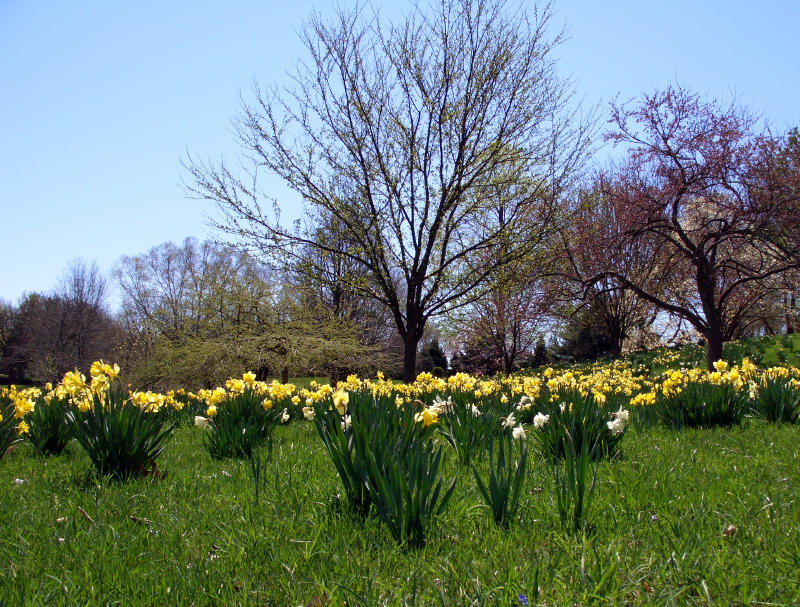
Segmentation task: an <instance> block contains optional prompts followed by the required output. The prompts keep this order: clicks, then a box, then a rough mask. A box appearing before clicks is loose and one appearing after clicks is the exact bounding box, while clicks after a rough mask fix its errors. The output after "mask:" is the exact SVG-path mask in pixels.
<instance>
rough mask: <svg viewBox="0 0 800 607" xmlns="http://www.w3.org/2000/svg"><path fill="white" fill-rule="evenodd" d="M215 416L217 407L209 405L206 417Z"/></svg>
mask: <svg viewBox="0 0 800 607" xmlns="http://www.w3.org/2000/svg"><path fill="white" fill-rule="evenodd" d="M216 414H217V406H216V405H209V406H208V409H206V416H207V417H214V416H215V415H216Z"/></svg>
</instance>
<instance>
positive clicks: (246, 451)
mask: <svg viewBox="0 0 800 607" xmlns="http://www.w3.org/2000/svg"><path fill="white" fill-rule="evenodd" d="M263 402H264V396H263V395H262V394H258V393H257V392H256V391H254V390H251V389H250V388H246V389H245V390H244V392H242V393H241V394H236V395H233V396H228V397H227V398H225V399H224V400H222V401H220V402H219V403H218V404H217V406H216V407H217V412H216V414H215V415H214V416H213V417H211V419H210V420H209V422H208V428H207V429H206V432H205V434H204V435H203V444H204V445H205V447H206V450H207V451H208V453H209V455H211V457H213V458H215V459H223V458H236V459H250V458H251V457H252V455H253V451H254V450H255V449H257V448H258V447H260V446H261V445H263V444H265V443H267V442H270V441H271V438H272V432H273V431H274V430H275V427H276V426H277V425H278V424H279V423H280V420H281V415H282V411H281V410H280V409H279V408H278V407H274V406H273V407H271V408H269V409H267V408H265V407H264V405H263V404H262V403H263Z"/></svg>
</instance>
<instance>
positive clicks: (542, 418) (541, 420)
mask: <svg viewBox="0 0 800 607" xmlns="http://www.w3.org/2000/svg"><path fill="white" fill-rule="evenodd" d="M549 419H550V416H549V415H545V414H544V413H542V412H541V411H539V413H537V414H536V415H534V416H533V425H534V426H536V427H537V428H539V429H542V428H544V425H545V424H546V423H547V422H548V420H549Z"/></svg>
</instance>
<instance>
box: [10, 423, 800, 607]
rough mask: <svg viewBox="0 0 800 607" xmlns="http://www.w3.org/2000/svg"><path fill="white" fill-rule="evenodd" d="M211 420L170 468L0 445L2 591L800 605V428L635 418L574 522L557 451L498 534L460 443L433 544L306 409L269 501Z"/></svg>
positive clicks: (172, 455)
mask: <svg viewBox="0 0 800 607" xmlns="http://www.w3.org/2000/svg"><path fill="white" fill-rule="evenodd" d="M202 432H203V431H202V430H201V429H199V428H180V429H179V430H178V431H176V433H175V435H174V437H173V439H172V440H171V442H170V443H169V444H168V447H167V450H166V451H165V453H164V454H163V455H162V457H161V458H160V459H159V467H160V468H161V469H166V470H167V471H168V475H167V477H166V479H164V480H155V479H152V478H147V479H139V480H134V481H130V482H128V483H125V484H119V483H115V482H97V481H95V480H93V479H92V477H91V476H90V475H89V474H88V471H89V468H90V463H89V460H88V458H87V457H86V456H85V455H84V454H83V453H82V452H81V451H80V450H79V448H78V447H77V445H75V444H74V443H73V444H72V445H71V446H70V447H69V450H68V453H67V454H65V455H63V456H61V457H57V458H50V459H44V458H42V457H39V456H37V455H35V453H34V452H33V450H32V449H31V448H30V447H29V446H27V445H21V446H20V447H19V448H18V449H17V450H16V451H14V452H13V453H11V454H9V455H8V456H6V457H5V458H3V459H0V521H1V522H0V599H2V600H1V601H0V604H3V601H4V602H5V604H8V605H45V604H47V605H51V604H57V605H60V604H63V605H76V604H82V605H101V604H124V605H165V604H172V605H207V604H223V605H328V604H330V605H338V604H350V605H364V606H373V605H383V604H386V605H415V604H416V605H428V604H433V605H520V604H524V603H525V601H527V602H528V604H530V605H535V604H546V605H567V604H579V605H582V604H588V603H597V604H608V605H619V604H631V605H638V604H653V605H665V604H674V605H686V604H712V603H713V604H755V603H759V602H761V603H764V604H770V605H792V604H795V605H796V604H798V603H800V576H798V570H800V504H799V503H798V488H799V487H800V449H799V448H798V444H800V427H796V426H776V425H772V424H768V423H766V422H763V421H760V420H755V419H751V420H747V421H746V422H745V424H744V426H743V427H740V428H734V429H716V430H683V431H680V432H673V431H667V430H663V429H657V428H656V429H648V430H642V431H641V433H637V432H636V431H634V430H633V429H632V430H631V431H630V432H628V433H627V434H626V435H625V437H624V440H623V442H622V453H621V457H620V459H618V460H617V461H612V462H603V463H601V464H600V465H599V468H598V471H597V484H596V489H595V493H594V500H593V502H592V504H591V510H590V512H589V517H588V518H589V520H590V521H591V527H590V529H589V530H588V531H587V532H585V533H582V534H580V535H577V536H576V535H573V534H571V533H569V532H568V531H566V530H562V528H561V526H560V522H559V517H558V513H557V509H556V506H555V495H554V492H553V479H552V477H551V467H550V466H549V465H548V464H545V463H544V462H542V461H540V460H539V459H537V458H536V457H534V458H533V459H532V461H531V462H530V465H529V468H528V472H527V478H526V484H525V493H524V497H523V500H522V507H521V509H520V513H521V516H520V517H519V520H517V521H515V522H514V523H513V524H512V525H511V527H510V529H509V530H507V531H504V530H502V529H500V528H498V527H496V526H495V524H494V523H493V522H492V520H491V518H490V516H489V514H488V512H487V509H486V507H485V506H484V505H483V501H482V498H481V496H480V494H479V492H478V489H477V486H476V484H475V481H474V478H473V477H472V474H471V472H470V471H469V470H466V469H461V470H458V468H457V466H456V464H455V458H454V457H453V454H452V452H448V457H449V459H448V463H447V466H446V469H445V477H446V478H448V479H449V478H452V476H453V475H455V474H458V484H457V487H456V491H455V493H454V496H453V499H452V500H451V502H450V504H449V506H448V508H447V510H446V511H445V513H444V514H443V515H442V516H441V517H440V518H439V520H438V522H437V524H436V526H435V527H434V529H433V530H432V532H431V534H430V536H429V539H428V543H427V544H426V545H425V546H424V547H423V548H421V549H410V548H407V547H404V546H398V545H396V544H395V542H394V541H393V539H392V537H391V536H390V534H389V532H388V531H387V530H386V528H385V527H384V526H383V525H382V524H381V523H380V521H379V519H378V518H377V517H375V516H371V517H368V518H366V519H365V520H363V519H361V518H359V517H357V516H356V515H352V514H350V513H348V512H347V511H346V510H345V509H344V508H343V504H342V503H341V502H340V501H339V499H338V498H337V493H338V492H339V491H340V490H341V488H340V485H339V482H338V479H337V478H336V473H335V471H334V469H333V466H332V465H331V463H330V461H329V460H328V457H327V454H326V452H325V451H324V449H323V447H322V444H321V441H320V440H319V438H318V437H317V435H316V433H315V431H314V427H313V424H310V423H302V422H295V423H292V424H291V425H289V426H283V427H280V428H279V429H278V431H277V433H276V439H275V448H274V452H273V460H272V462H270V463H269V464H267V468H266V471H265V472H264V473H263V481H264V484H263V486H262V487H261V490H260V496H259V499H258V501H256V499H255V494H254V484H253V481H252V478H251V476H250V474H249V472H248V466H247V464H246V463H242V462H237V461H230V460H228V461H214V460H212V459H211V458H210V457H209V456H208V455H207V453H206V451H205V450H204V448H203V444H202ZM84 512H85V514H84ZM520 595H524V598H521V597H520Z"/></svg>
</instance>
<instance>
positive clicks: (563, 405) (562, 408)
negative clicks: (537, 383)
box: [559, 403, 567, 413]
mask: <svg viewBox="0 0 800 607" xmlns="http://www.w3.org/2000/svg"><path fill="white" fill-rule="evenodd" d="M559 406H560V407H561V413H564V410H565V409H566V408H567V403H561V404H560V405H559Z"/></svg>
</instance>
